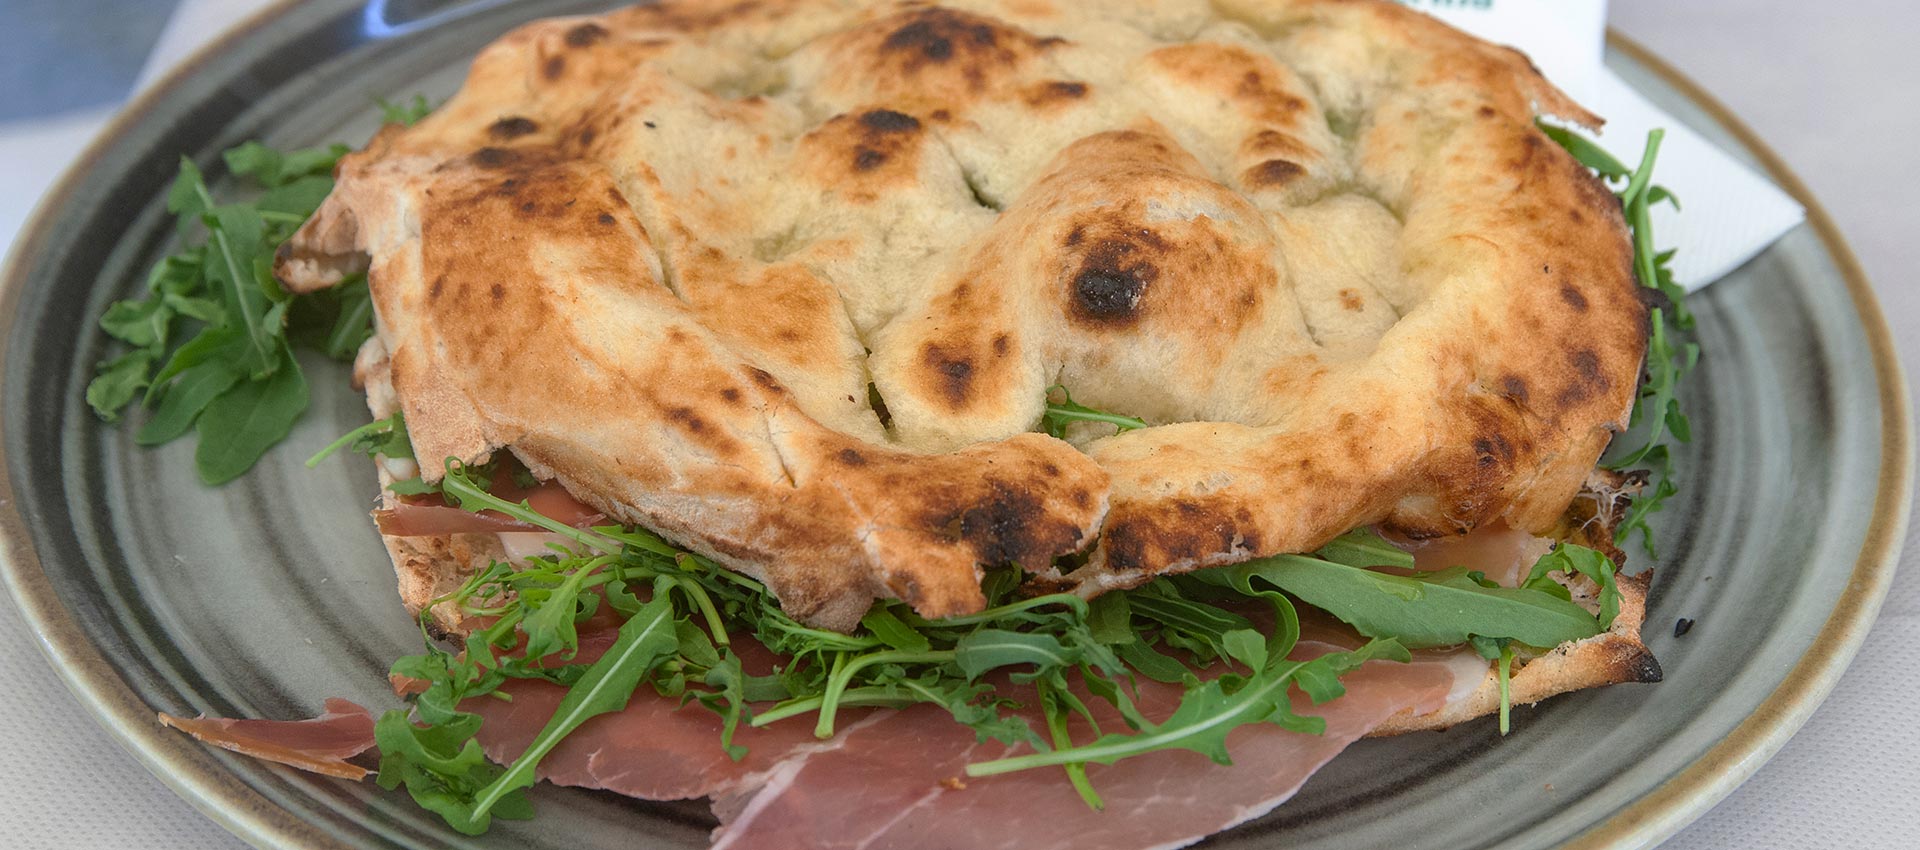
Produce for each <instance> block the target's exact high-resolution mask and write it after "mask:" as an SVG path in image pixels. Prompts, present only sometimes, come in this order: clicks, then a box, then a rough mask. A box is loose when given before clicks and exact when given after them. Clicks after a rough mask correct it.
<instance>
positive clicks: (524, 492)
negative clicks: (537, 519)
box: [373, 480, 607, 537]
mask: <svg viewBox="0 0 1920 850" xmlns="http://www.w3.org/2000/svg"><path fill="white" fill-rule="evenodd" d="M490 489H491V490H492V492H493V495H496V496H499V497H500V498H502V499H506V500H507V501H509V502H519V501H523V500H524V501H525V502H526V503H527V504H528V505H529V506H531V507H532V508H533V509H534V511H535V512H537V513H539V514H541V515H542V516H546V517H549V518H552V519H554V520H557V521H559V522H561V523H564V524H566V525H569V526H572V527H574V528H587V527H589V526H592V525H595V524H597V523H601V522H605V521H606V518H607V515H606V514H604V513H601V512H600V511H597V510H594V509H593V508H591V507H588V506H586V505H584V504H581V503H580V501H579V500H578V499H575V498H574V497H573V495H572V494H570V493H568V492H567V490H566V488H565V487H562V486H560V484H559V482H556V481H542V482H540V483H539V484H537V485H535V486H533V487H520V486H518V485H515V484H513V483H511V482H506V483H502V482H501V481H499V480H496V481H495V483H494V486H493V487H492V488H490ZM373 521H374V524H375V525H378V526H379V527H380V533H381V534H386V535H391V536H394V537H432V536H438V535H445V534H464V533H470V532H520V531H540V530H541V529H540V528H538V527H537V526H534V525H530V524H528V523H524V522H521V521H519V520H517V519H514V518H512V517H510V516H507V515H506V514H503V513H500V512H498V511H478V512H476V511H469V510H466V509H464V508H456V507H453V506H451V505H448V504H446V503H445V502H443V501H441V498H440V497H439V496H437V495H428V496H405V497H402V498H401V499H400V500H399V501H397V502H396V503H394V506H393V507H391V508H383V509H381V510H377V511H374V512H373Z"/></svg>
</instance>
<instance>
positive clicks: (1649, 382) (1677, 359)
mask: <svg viewBox="0 0 1920 850" xmlns="http://www.w3.org/2000/svg"><path fill="white" fill-rule="evenodd" d="M1538 126H1539V127H1540V130H1541V132H1544V133H1546V134H1547V136H1548V137H1550V138H1552V139H1553V140H1554V141H1555V142H1557V143H1559V144H1560V146H1561V147H1563V148H1566V150H1567V152H1568V153H1571V154H1572V155H1573V157H1574V159H1576V160H1578V161H1579V162H1580V164H1582V165H1584V166H1586V167H1588V168H1591V169H1593V170H1594V172H1595V173H1596V174H1598V175H1599V176H1600V177H1601V178H1602V179H1603V180H1607V181H1609V182H1612V183H1615V184H1620V185H1621V188H1620V189H1619V190H1618V195H1619V198H1620V207H1621V213H1622V214H1623V215H1624V216H1625V217H1626V220H1627V229H1628V231H1629V233H1630V235H1631V238H1632V243H1633V268H1634V275H1635V276H1636V277H1638V278H1639V280H1640V285H1641V286H1644V287H1647V288H1648V289H1652V290H1655V292H1656V293H1657V295H1655V296H1654V298H1655V300H1657V301H1660V302H1663V303H1664V306H1658V307H1655V308H1653V309H1652V310H1651V311H1650V315H1649V317H1648V323H1649V329H1650V330H1649V334H1648V341H1647V359H1646V381H1645V382H1644V383H1643V384H1641V386H1640V395H1639V396H1638V397H1637V398H1636V399H1635V401H1634V407H1633V414H1632V419H1631V427H1630V429H1629V430H1630V432H1632V434H1635V435H1638V436H1639V437H1640V439H1641V441H1640V443H1639V444H1638V445H1637V446H1635V447H1633V448H1624V446H1626V445H1628V444H1627V443H1624V442H1622V443H1620V446H1622V448H1618V449H1617V450H1611V451H1609V455H1610V457H1609V458H1608V459H1607V460H1606V461H1605V464H1606V465H1607V466H1608V467H1610V468H1612V469H1630V468H1634V467H1639V466H1645V467H1648V468H1649V470H1650V472H1651V473H1652V475H1651V488H1650V489H1648V490H1646V491H1644V492H1642V493H1641V494H1640V495H1639V496H1637V497H1635V499H1634V500H1633V504H1632V506H1631V507H1630V508H1629V509H1628V512H1627V516H1626V519H1625V521H1624V522H1622V523H1621V524H1620V527H1619V528H1618V529H1616V530H1615V538H1614V542H1615V544H1616V545H1620V544H1624V543H1625V542H1626V540H1627V538H1628V537H1630V536H1631V535H1632V534H1633V533H1634V532H1635V531H1639V532H1640V534H1641V544H1642V546H1643V547H1644V548H1645V549H1646V552H1647V556H1648V557H1658V554H1657V553H1656V551H1655V548H1654V540H1653V528H1652V526H1650V525H1649V524H1648V522H1647V518H1648V517H1650V516H1652V515H1653V514H1654V513H1656V512H1658V511H1659V510H1660V509H1661V508H1662V507H1663V506H1664V505H1665V504H1666V501H1667V499H1668V498H1670V497H1672V496H1673V495H1674V494H1676V493H1678V492H1679V486H1678V485H1677V484H1676V483H1675V476H1676V475H1677V471H1676V470H1675V468H1674V461H1673V453H1672V452H1671V451H1670V450H1669V449H1668V441H1669V440H1671V441H1674V442H1681V443H1685V442H1688V441H1690V440H1691V439H1692V436H1693V435H1692V430H1693V429H1692V427H1691V426H1690V424H1689V423H1688V421H1687V417H1686V414H1685V413H1684V412H1683V411H1682V410H1681V406H1680V400H1679V397H1678V389H1679V385H1680V382H1681V381H1682V379H1684V378H1685V377H1686V375H1687V373H1689V372H1691V371H1693V368H1694V366H1695V365H1696V364H1697V363H1698V362H1699V360H1700V346H1699V345H1698V344H1697V343H1694V342H1684V343H1679V344H1676V341H1675V340H1674V339H1673V338H1672V336H1671V334H1672V333H1673V332H1675V331H1680V332H1684V331H1688V330H1691V329H1692V328H1693V314H1692V313H1691V312H1689V311H1688V310H1687V307H1686V295H1687V293H1686V289H1685V288H1684V287H1682V286H1680V285H1679V283H1678V282H1676V281H1675V280H1674V279H1673V270H1672V268H1671V265H1670V264H1671V262H1672V260H1673V253H1674V252H1673V251H1660V250H1658V249H1657V248H1655V246H1654V241H1653V239H1654V237H1653V218H1652V209H1653V206H1654V205H1655V204H1658V203H1661V202H1666V203H1670V204H1672V205H1673V206H1674V208H1675V209H1679V208H1680V200H1679V198H1676V197H1675V196H1674V195H1673V193H1672V192H1670V191H1668V190H1667V189H1666V188H1665V187H1662V186H1659V185H1656V184H1654V182H1653V166H1654V161H1655V160H1656V159H1657V158H1658V156H1659V152H1660V143H1661V140H1662V139H1663V138H1664V136H1665V135H1666V134H1665V131H1663V130H1659V129H1655V130H1653V131H1651V132H1649V133H1648V134H1647V144H1646V147H1645V148H1644V149H1643V151H1642V153H1641V157H1640V163H1639V164H1638V165H1637V166H1636V167H1634V168H1631V169H1629V168H1628V167H1627V166H1626V165H1625V164H1623V163H1621V162H1620V161H1619V160H1618V159H1615V158H1614V157H1613V156H1612V155H1611V154H1608V153H1607V152H1606V151H1604V150H1602V149H1601V148H1600V147H1599V146H1598V145H1596V144H1594V143H1593V142H1592V141H1591V140H1588V139H1586V138H1584V137H1582V136H1580V135H1579V134H1577V133H1574V132H1573V131H1571V130H1567V129H1564V128H1560V127H1554V126H1552V125H1550V124H1546V123H1544V122H1540V123H1539V124H1538Z"/></svg>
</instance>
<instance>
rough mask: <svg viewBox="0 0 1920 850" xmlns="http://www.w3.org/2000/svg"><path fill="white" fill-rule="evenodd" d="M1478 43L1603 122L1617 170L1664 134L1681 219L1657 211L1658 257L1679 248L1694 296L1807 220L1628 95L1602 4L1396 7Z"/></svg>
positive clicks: (1501, 1) (1662, 159)
mask: <svg viewBox="0 0 1920 850" xmlns="http://www.w3.org/2000/svg"><path fill="white" fill-rule="evenodd" d="M1400 2H1401V3H1403V4H1404V5H1407V6H1411V7H1413V8H1416V9H1419V10H1421V11H1423V12H1427V13H1429V14H1432V15H1433V16H1435V17H1438V18H1440V19H1441V20H1444V21H1446V22H1448V23H1450V24H1453V25H1454V26H1457V27H1459V28H1461V29H1464V30H1466V31H1468V32H1471V33H1474V34H1475V35H1478V36H1480V37H1482V38H1485V39H1489V40H1491V41H1497V42H1500V43H1502V44H1510V45H1513V46H1514V47H1517V48H1519V49H1521V50H1522V51H1525V52H1526V53H1527V55H1528V56H1529V57H1531V58H1532V59H1533V62H1534V64H1535V65H1536V66H1538V67H1539V68H1540V70H1541V72H1542V73H1544V74H1546V75H1547V78H1548V79H1550V80H1552V81H1553V82H1554V84H1555V85H1557V86H1559V87H1560V88H1561V90H1562V91H1565V92H1566V93H1567V94H1569V95H1572V96H1573V98H1574V99H1575V100H1578V101H1580V102H1581V103H1582V104H1584V105H1585V106H1586V107H1587V108H1588V109H1591V110H1593V111H1594V112H1597V113H1599V114H1600V116H1601V117H1603V118H1605V119H1606V120H1607V125H1606V128H1605V129H1604V130H1603V131H1602V132H1601V134H1600V136H1599V141H1600V143H1601V145H1602V146H1604V147H1605V148H1606V149H1607V150H1608V151H1610V152H1611V153H1612V154H1613V155H1614V156H1616V157H1619V158H1620V160H1621V161H1622V162H1625V163H1627V164H1628V165H1632V164H1634V163H1636V162H1638V161H1639V160H1640V154H1641V151H1642V150H1643V149H1644V148H1645V146H1646V138H1647V131H1649V130H1652V129H1653V128H1655V127H1661V128H1665V130H1666V137H1665V139H1664V140H1663V141H1662V142H1661V144H1660V155H1659V159H1658V160H1657V161H1656V163H1655V166H1654V181H1655V182H1657V183H1659V184H1661V185H1664V186H1666V187H1667V188H1668V189H1670V190H1672V191H1673V194H1674V195H1675V196H1676V197H1678V198H1679V199H1680V203H1681V204H1682V206H1683V207H1684V212H1682V211H1676V210H1674V209H1672V208H1671V207H1669V206H1667V205H1665V204H1662V205H1659V206H1657V207H1655V208H1654V210H1653V228H1654V233H1655V234H1656V237H1655V238H1656V241H1657V242H1658V243H1659V246H1660V247H1661V248H1678V249H1679V251H1678V253H1676V254H1675V255H1674V258H1673V274H1674V279H1675V280H1677V281H1679V282H1680V284H1681V285H1683V286H1685V287H1686V288H1687V289H1689V290H1692V289H1699V288H1700V287H1702V286H1706V285H1707V284H1709V283H1712V282H1713V281H1715V280H1718V279H1720V278H1721V277H1724V276H1726V274H1727V273H1728V272H1731V271H1733V270H1734V269H1736V268H1738V267H1739V266H1740V264H1742V263H1745V262H1746V261H1747V260H1749V259H1751V258H1752V257H1753V255H1755V254H1758V253H1760V251H1761V250H1762V249H1764V248H1766V247H1767V246H1768V245H1771V244H1773V241H1774V240H1776V239H1779V238H1780V237H1781V236H1782V235H1784V234H1785V233H1786V232H1787V231H1788V230H1791V229H1793V228H1794V226H1796V225H1798V224H1799V223H1800V222H1801V221H1802V220H1804V219H1805V218H1806V211H1805V210H1804V209H1801V207H1800V204H1799V203H1797V202H1795V201H1794V200H1793V198H1791V197H1788V196H1787V194H1786V193H1785V192H1782V191H1780V189H1779V188H1778V187H1776V186H1774V185H1773V184H1772V183H1771V182H1769V181H1767V179H1766V178H1764V177H1761V176H1760V175H1759V174H1758V173H1757V172H1755V171H1754V170H1753V169H1752V168H1749V167H1748V166H1747V165H1746V164H1745V163H1743V162H1741V161H1739V160H1736V159H1734V158H1733V157H1731V156H1729V155H1727V154H1726V153H1724V152H1722V151H1721V150H1720V149H1719V148H1716V147H1714V146H1713V145H1712V144H1711V143H1709V142H1708V141H1707V140H1706V139H1704V138H1702V137H1701V136H1700V134H1699V133H1696V132H1694V131H1692V130H1690V129H1688V128H1687V127H1686V126H1685V125H1683V124H1681V123H1680V122H1679V121H1678V120H1676V119H1675V118H1674V117H1673V116H1671V115H1669V114H1667V113H1666V112H1665V111H1663V110H1661V109H1660V108H1659V107H1657V106H1654V105H1653V103H1652V102H1651V101H1649V100H1647V99H1646V98H1644V97H1642V96H1640V94H1639V93H1638V92H1636V91H1634V90H1633V89H1632V87H1630V86H1628V85H1627V83H1626V81H1624V80H1622V79H1620V77H1619V76H1618V75H1616V74H1614V73H1613V72H1612V71H1610V70H1608V69H1607V68H1606V66H1605V65H1604V64H1602V61H1601V57H1602V55H1603V53H1604V51H1605V45H1606V20H1607V4H1606V0H1400Z"/></svg>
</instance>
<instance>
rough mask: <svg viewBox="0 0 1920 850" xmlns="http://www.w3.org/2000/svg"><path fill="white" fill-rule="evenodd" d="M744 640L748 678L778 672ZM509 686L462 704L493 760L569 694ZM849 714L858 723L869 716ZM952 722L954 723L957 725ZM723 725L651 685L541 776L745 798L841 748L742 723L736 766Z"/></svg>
mask: <svg viewBox="0 0 1920 850" xmlns="http://www.w3.org/2000/svg"><path fill="white" fill-rule="evenodd" d="M612 638H613V633H612V632H600V633H596V634H593V635H582V636H581V638H580V652H579V655H578V656H577V659H576V660H578V661H581V662H589V661H591V660H593V659H594V658H598V657H599V656H600V654H601V653H603V652H605V651H606V649H607V647H608V646H609V645H611V643H612ZM735 641H736V643H735V649H736V651H738V652H739V653H740V655H741V661H742V662H743V663H744V666H745V667H746V669H747V672H748V673H750V674H753V675H764V674H765V673H767V672H769V671H771V670H772V668H773V663H774V656H773V654H772V653H770V652H768V651H767V650H766V649H764V648H762V647H760V646H759V645H758V644H755V643H753V642H752V641H748V640H741V639H738V638H736V639H735ZM500 690H501V691H503V692H505V693H507V694H509V695H511V696H512V700H511V701H502V700H498V699H493V698H490V697H479V698H475V699H471V700H467V701H466V702H463V703H461V705H460V707H461V708H462V709H463V710H466V711H471V712H473V713H475V714H478V715H480V716H481V717H482V718H485V721H484V722H483V723H481V725H480V732H479V735H478V738H479V740H480V745H481V747H482V748H483V749H485V750H486V753H487V758H489V759H492V760H493V761H495V762H498V763H501V764H506V763H508V762H511V761H512V760H513V759H514V758H516V757H518V756H519V755H520V754H521V753H523V752H526V749H527V747H528V746H530V745H531V744H532V743H533V739H534V737H535V736H536V735H538V734H539V733H540V729H541V727H543V726H545V725H546V722H547V719H548V718H551V717H552V716H553V713H554V711H556V710H558V709H559V707H560V700H561V699H563V698H565V697H566V694H567V691H566V689H565V688H562V687H560V686H559V685H555V684H553V683H551V682H546V681H541V680H538V679H520V680H515V681H510V682H507V683H506V684H504V685H501V686H500ZM848 717H849V718H850V719H852V720H855V721H857V720H858V719H859V717H860V714H858V713H851V712H850V713H849V715H848ZM947 725H950V726H951V725H953V722H952V720H951V719H949V720H948V721H947ZM723 727H724V723H723V722H722V721H721V719H720V715H718V714H715V713H714V712H712V711H710V710H708V709H707V708H705V707H703V706H701V705H699V704H698V703H689V704H686V705H682V704H680V702H679V701H678V700H674V699H668V698H666V697H663V696H660V695H659V694H658V693H655V692H654V691H653V690H652V689H651V688H650V687H648V686H646V685H642V686H641V687H640V690H638V691H636V692H635V693H634V695H633V698H632V699H631V700H630V701H628V703H627V707H626V709H625V710H624V711H617V712H613V713H611V714H603V715H600V716H598V717H595V718H593V719H591V720H588V721H587V722H586V723H585V724H583V725H582V726H581V727H580V728H579V729H576V730H574V732H573V734H571V735H568V736H567V737H566V738H565V739H564V740H562V741H561V742H560V744H559V746H557V747H555V748H554V749H553V751H552V752H551V753H548V754H547V757H546V758H545V759H542V760H541V762H540V766H539V771H538V772H539V775H540V777H541V778H542V779H545V780H547V781H549V782H552V783H554V784H555V785H568V786H573V787H577V788H601V789H605V790H608V791H614V792H618V793H620V794H625V795H627V796H629V797H638V798H640V799H643V800H686V799H692V798H694V797H709V796H716V795H723V794H729V793H736V792H738V790H739V789H740V788H742V787H743V786H745V785H746V784H747V783H749V782H750V781H752V780H754V779H755V778H756V777H757V776H758V775H761V774H765V773H769V772H771V771H773V770H774V769H776V768H777V767H779V766H780V765H781V763H782V762H783V761H785V760H787V759H789V758H791V757H793V756H794V755H795V754H797V753H802V752H809V751H813V750H818V749H822V748H829V747H834V746H838V744H839V741H838V739H836V740H835V741H829V742H822V741H819V740H818V739H816V738H814V737H813V727H812V726H811V725H809V724H807V723H804V722H796V723H779V724H772V725H769V726H766V727H762V728H758V729H756V728H752V727H749V726H747V725H746V724H741V725H740V728H739V729H738V730H737V731H736V732H735V734H734V739H733V742H734V743H735V744H736V745H739V746H744V747H746V748H747V755H746V757H745V758H743V759H741V760H740V761H734V760H733V759H732V758H731V757H729V756H728V755H727V753H726V751H724V750H722V749H721V747H720V732H721V730H722V728H723Z"/></svg>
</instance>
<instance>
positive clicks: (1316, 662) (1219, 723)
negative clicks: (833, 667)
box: [967, 639, 1412, 777]
mask: <svg viewBox="0 0 1920 850" xmlns="http://www.w3.org/2000/svg"><path fill="white" fill-rule="evenodd" d="M1376 658H1379V659H1386V660H1394V661H1403V662H1404V661H1408V660H1411V658H1412V656H1411V655H1409V654H1408V653H1407V650H1406V649H1405V648H1403V647H1401V646H1400V644H1398V643H1396V642H1394V641H1393V640H1392V639H1382V640H1373V641H1369V642H1368V643H1367V644H1366V645H1365V646H1362V647H1361V648H1359V649H1357V650H1354V651H1352V652H1332V653H1328V654H1326V655H1323V656H1320V657H1319V658H1316V659H1313V660H1311V661H1290V660H1286V659H1284V658H1282V659H1277V660H1276V661H1275V662H1274V663H1273V664H1272V665H1271V666H1269V667H1268V668H1267V669H1266V670H1263V671H1262V672H1261V673H1259V674H1258V675H1256V676H1254V677H1253V678H1251V679H1249V680H1247V681H1246V682H1245V683H1244V684H1243V685H1242V686H1241V687H1239V689H1238V690H1234V691H1231V692H1229V691H1228V688H1227V685H1228V681H1227V677H1224V676H1223V677H1220V678H1216V679H1212V680H1209V681H1207V682H1204V683H1202V684H1201V685H1200V686H1199V687H1197V688H1193V689H1191V690H1189V691H1187V693H1186V695H1185V696H1184V697H1182V698H1181V700H1180V705H1179V707H1178V708H1176V709H1175V710H1174V712H1173V714H1172V715H1171V716H1169V717H1168V718H1167V719H1166V720H1165V721H1164V722H1162V723H1158V724H1153V725H1150V726H1148V727H1147V728H1145V729H1144V730H1142V731H1140V732H1138V733H1132V734H1128V733H1114V734H1110V735H1103V736H1101V737H1099V738H1097V739H1095V740H1093V741H1091V742H1089V743H1086V744H1082V745H1079V746H1075V747H1068V748H1062V749H1055V750H1052V751H1050V752H1041V753H1033V754H1030V755H1024V756H1016V757H1013V758H1005V759H997V760H994V761H986V762H975V763H973V764H969V765H967V775H968V776H975V777H979V776H995V775H998V774H1002V773H1012V772H1014V771H1019V770H1030V769H1032V768H1036V767H1046V766H1054V765H1065V764H1075V763H1094V764H1113V763H1114V762H1117V761H1119V760H1121V759H1124V758H1128V757H1130V756H1136V755H1140V754H1143V753H1148V752H1155V751H1158V750H1166V749H1182V750H1192V751H1194V752H1197V753H1200V754H1201V755H1204V756H1206V757H1208V758H1210V759H1212V760H1213V761H1214V762H1215V763H1218V764H1232V763H1233V759H1232V758H1231V757H1230V756H1229V754H1228V753H1227V734H1228V733H1230V732H1232V731H1233V730H1234V729H1237V728H1239V727H1240V726H1243V725H1245V724H1247V723H1253V722H1260V721H1267V722H1273V723H1278V724H1279V725H1282V726H1286V727H1287V728H1289V729H1294V730H1295V731H1309V730H1314V731H1316V732H1317V730H1318V729H1324V727H1325V721H1324V720H1321V719H1320V718H1300V717H1297V716H1295V715H1293V713H1292V711H1291V710H1290V709H1289V708H1288V707H1287V705H1286V700H1287V692H1288V689H1289V686H1291V685H1295V684H1298V685H1300V686H1301V689H1302V690H1303V691H1304V692H1306V693H1307V695H1308V696H1309V698H1311V699H1313V700H1314V701H1315V702H1316V703H1318V702H1325V701H1327V700H1330V699H1333V698H1336V697H1338V696H1339V695H1340V694H1341V693H1342V692H1343V691H1344V689H1343V688H1342V687H1341V686H1340V684H1339V675H1340V674H1341V673H1344V672H1346V671H1349V670H1352V669H1354V668H1357V667H1359V666H1360V665H1361V664H1362V663H1364V662H1366V661H1369V660H1372V659H1376ZM1313 721H1319V722H1318V723H1315V722H1313Z"/></svg>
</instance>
